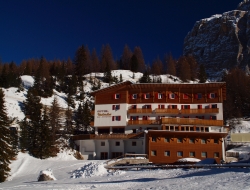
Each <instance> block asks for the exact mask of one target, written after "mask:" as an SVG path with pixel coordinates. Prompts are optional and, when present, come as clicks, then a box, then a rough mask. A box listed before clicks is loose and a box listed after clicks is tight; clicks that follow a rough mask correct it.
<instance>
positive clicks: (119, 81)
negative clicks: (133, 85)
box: [119, 73, 123, 82]
mask: <svg viewBox="0 0 250 190" xmlns="http://www.w3.org/2000/svg"><path fill="white" fill-rule="evenodd" d="M122 81H123V79H122V74H121V73H120V81H119V82H122Z"/></svg>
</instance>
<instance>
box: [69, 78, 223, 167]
mask: <svg viewBox="0 0 250 190" xmlns="http://www.w3.org/2000/svg"><path fill="white" fill-rule="evenodd" d="M91 95H92V96H93V97H94V100H95V109H94V111H93V115H94V122H93V123H92V124H91V125H92V126H93V127H94V128H95V134H90V135H76V136H74V137H73V139H74V141H75V143H76V144H77V145H78V146H79V151H80V152H81V153H82V155H83V156H84V158H85V159H111V158H116V157H118V156H121V155H123V154H125V153H134V154H148V157H149V161H150V162H154V163H164V164H165V163H166V164H167V163H174V162H176V161H177V160H178V159H180V158H186V157H194V158H198V159H205V158H215V159H216V161H217V162H220V161H221V160H222V159H224V156H225V148H224V138H225V137H226V136H227V134H228V130H227V127H225V126H223V101H224V100H225V99H226V83H224V82H217V83H196V84H190V83H181V84H161V83H150V84H148V83H147V84H141V83H140V84H138V83H136V84H133V83H132V82H130V81H125V82H122V83H119V84H116V85H113V86H110V87H107V88H104V89H101V90H97V91H94V92H92V93H91Z"/></svg>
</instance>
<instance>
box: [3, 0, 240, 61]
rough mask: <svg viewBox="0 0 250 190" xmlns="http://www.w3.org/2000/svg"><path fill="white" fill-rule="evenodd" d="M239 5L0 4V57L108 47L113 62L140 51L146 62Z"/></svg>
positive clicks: (71, 0) (193, 0)
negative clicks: (196, 26) (204, 21)
mask: <svg viewBox="0 0 250 190" xmlns="http://www.w3.org/2000/svg"><path fill="white" fill-rule="evenodd" d="M240 2H241V1H239V0H230V1H225V0H203V1H201V0H188V1H183V0H173V1H168V0H8V1H6V0H0V58H1V60H2V62H3V63H5V62H11V61H14V62H16V63H17V64H19V63H20V62H21V61H22V60H25V59H29V58H40V57H41V56H44V57H45V58H46V59H47V60H53V59H67V58H68V57H70V58H71V59H73V58H74V54H75V51H76V49H77V48H78V47H79V46H80V45H82V44H83V45H88V47H89V49H90V51H92V50H93V48H95V49H96V50H97V52H98V54H99V53H100V51H101V47H102V45H105V44H109V45H110V46H111V48H112V52H113V57H114V59H119V58H120V56H121V54H122V52H123V48H124V46H125V44H127V45H128V46H129V47H130V49H131V50H133V49H134V47H135V46H140V47H141V49H142V52H143V55H144V59H145V62H146V63H151V62H152V61H153V60H154V59H156V58H157V56H159V57H160V58H162V57H163V56H164V54H165V53H169V52H172V54H173V55H174V57H175V58H178V57H179V56H180V55H181V54H182V46H183V41H184V38H185V36H186V34H187V33H188V31H190V30H191V29H192V27H193V25H194V24H195V22H196V21H198V20H200V19H202V18H207V17H210V16H211V15H213V14H221V13H223V12H226V11H230V10H233V9H236V7H237V5H238V4H239V3H240Z"/></svg>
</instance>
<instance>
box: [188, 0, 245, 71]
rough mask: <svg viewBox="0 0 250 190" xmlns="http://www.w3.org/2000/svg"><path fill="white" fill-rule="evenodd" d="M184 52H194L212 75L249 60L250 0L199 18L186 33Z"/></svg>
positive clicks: (241, 64) (191, 53)
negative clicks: (231, 8) (230, 9)
mask: <svg viewBox="0 0 250 190" xmlns="http://www.w3.org/2000/svg"><path fill="white" fill-rule="evenodd" d="M183 54H184V55H193V56H194V57H195V58H196V60H197V61H198V63H203V64H204V65H205V67H206V69H207V71H208V72H209V74H210V76H211V75H216V74H214V73H217V72H219V71H221V70H222V69H225V68H226V69H230V68H232V67H235V66H236V65H238V66H239V67H241V68H245V67H246V65H247V64H249V63H250V0H244V1H243V2H241V3H240V4H239V5H238V7H237V9H236V10H232V11H229V12H225V13H223V14H217V15H213V16H211V17H210V18H205V19H201V20H200V21H197V22H196V23H195V25H194V27H193V29H192V30H191V31H190V32H189V33H188V34H187V36H186V37H185V40H184V47H183Z"/></svg>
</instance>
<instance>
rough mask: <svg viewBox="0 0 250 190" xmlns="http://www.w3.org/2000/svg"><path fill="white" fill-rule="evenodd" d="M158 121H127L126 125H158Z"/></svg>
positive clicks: (159, 122)
mask: <svg viewBox="0 0 250 190" xmlns="http://www.w3.org/2000/svg"><path fill="white" fill-rule="evenodd" d="M160 124H161V121H160V120H129V121H128V125H160Z"/></svg>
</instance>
